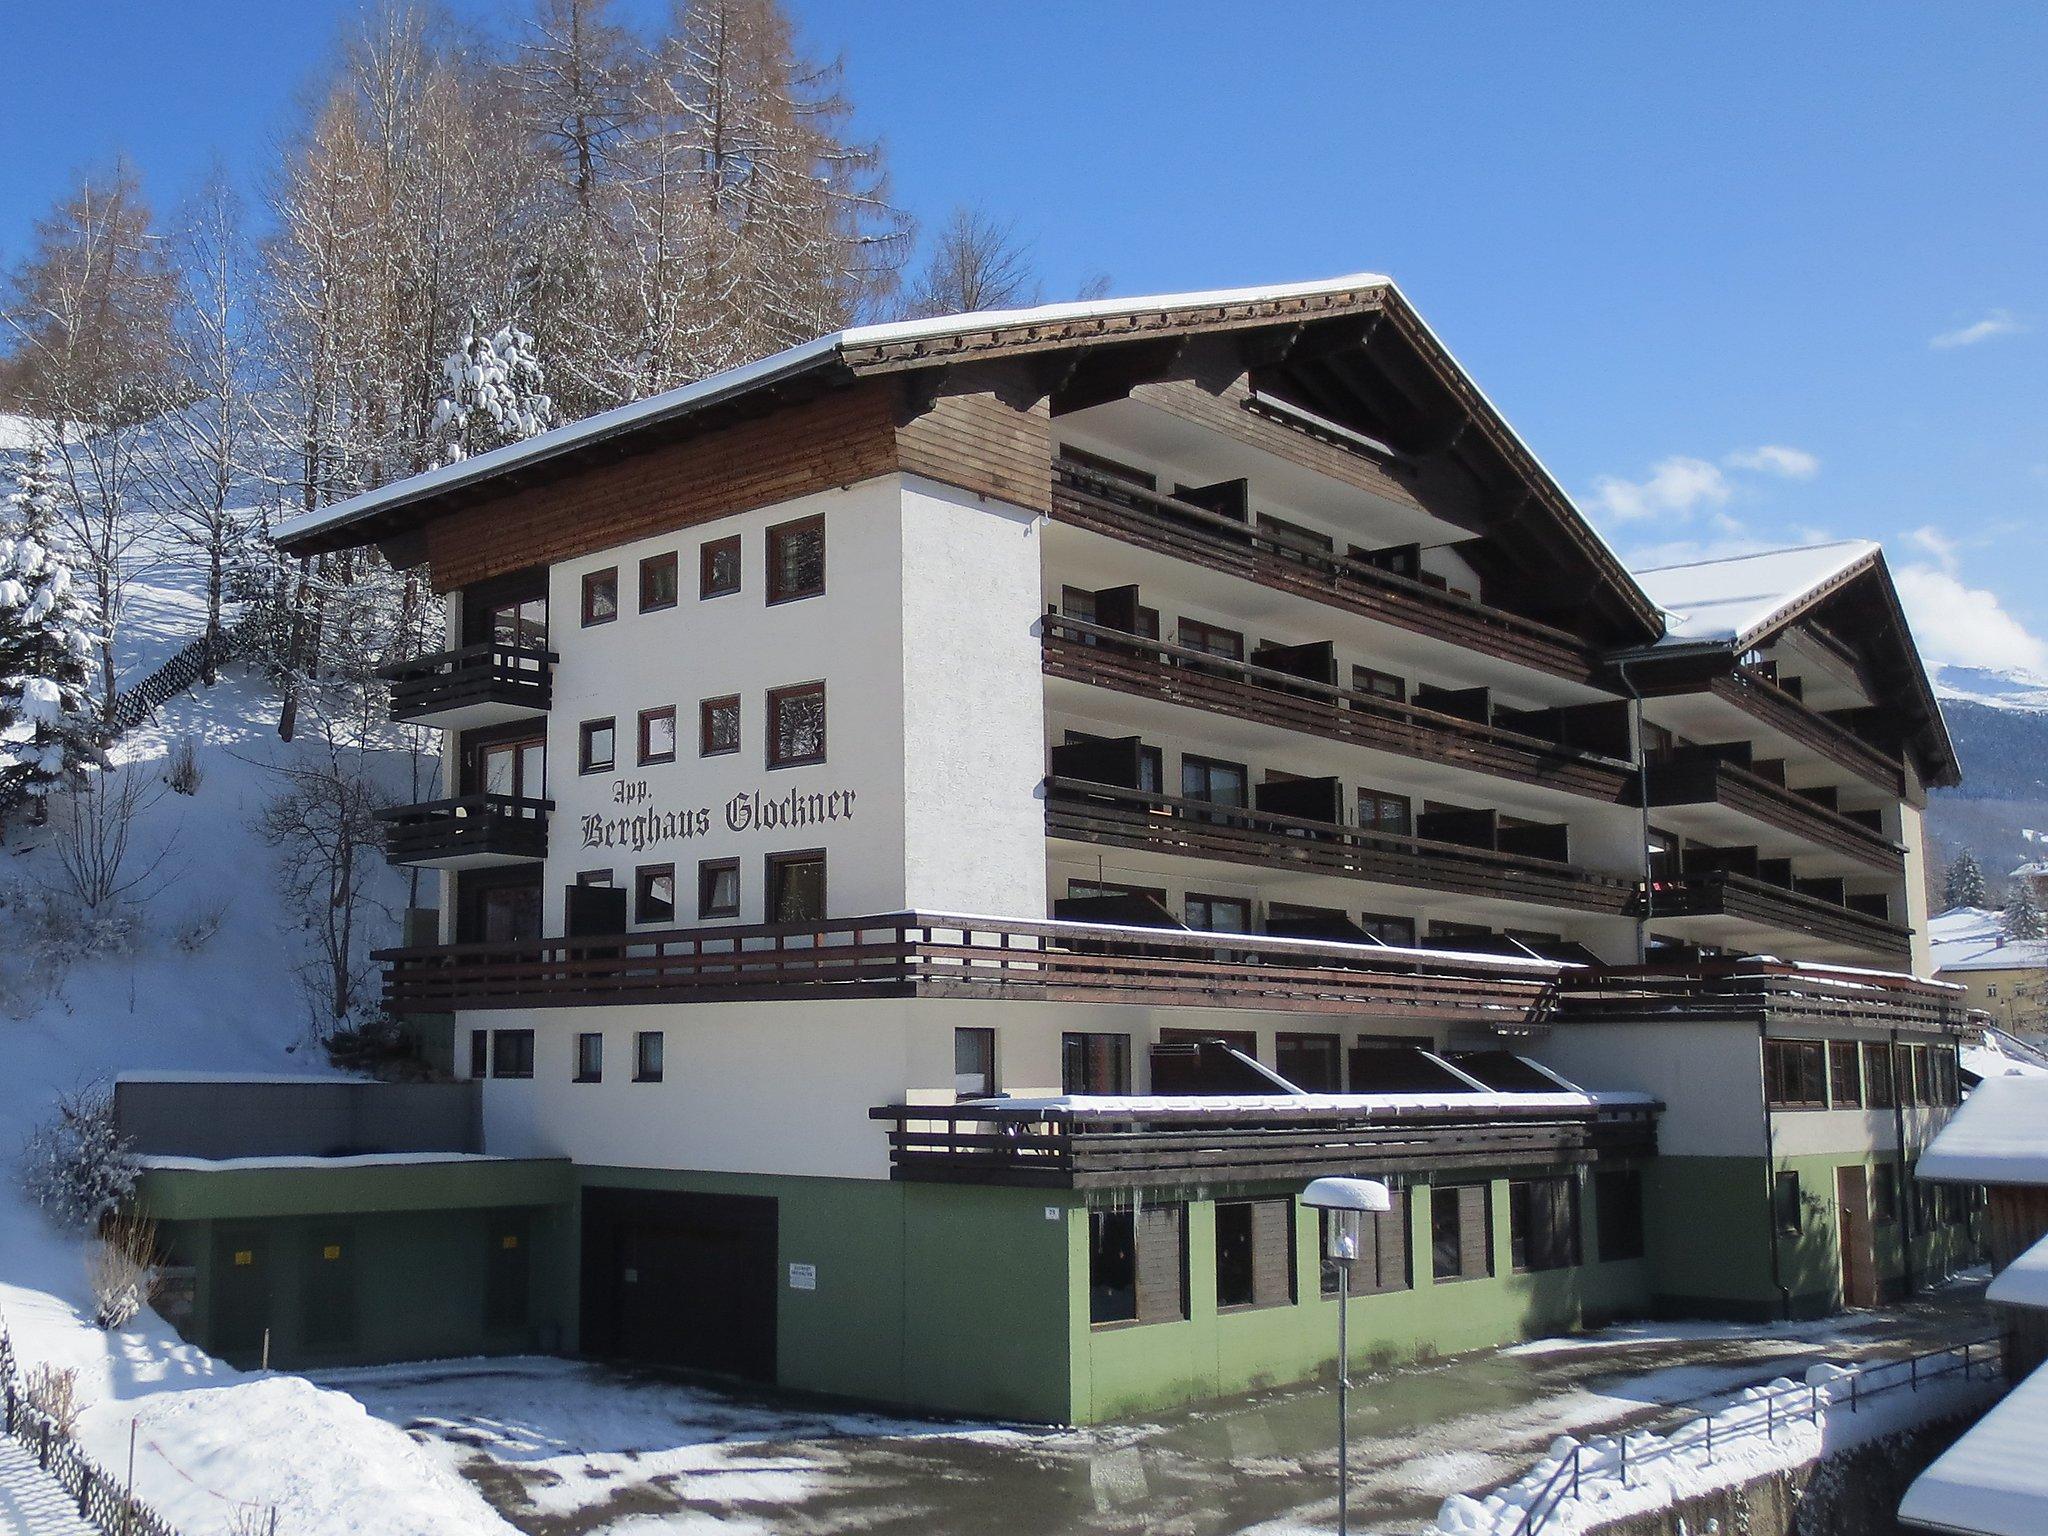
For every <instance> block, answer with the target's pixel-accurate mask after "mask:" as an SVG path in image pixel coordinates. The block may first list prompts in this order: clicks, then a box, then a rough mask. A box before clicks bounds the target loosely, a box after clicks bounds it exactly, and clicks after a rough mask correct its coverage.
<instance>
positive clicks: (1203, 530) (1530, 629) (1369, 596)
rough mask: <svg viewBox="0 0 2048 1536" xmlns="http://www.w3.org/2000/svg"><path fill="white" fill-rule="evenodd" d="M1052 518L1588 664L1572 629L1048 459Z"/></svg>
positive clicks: (1391, 614)
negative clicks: (1539, 620)
mask: <svg viewBox="0 0 2048 1536" xmlns="http://www.w3.org/2000/svg"><path fill="white" fill-rule="evenodd" d="M1052 516H1053V520H1054V521H1055V522H1060V523H1067V524H1070V525H1072V526H1074V527H1076V528H1086V529H1089V530H1091V531H1093V532H1095V533H1100V534H1102V535H1104V536H1106V537H1108V538H1112V539H1116V540H1118V541H1119V542H1121V543H1125V544H1134V545H1137V546H1138V547H1140V548H1143V549H1149V550H1154V551H1156V552H1158V553H1160V554H1165V555H1169V556H1172V557H1173V558H1175V559H1177V560H1186V561H1190V562H1192V563H1194V564H1196V565H1201V566H1206V567H1208V568H1209V569H1210V570H1215V571H1223V572H1226V573H1228V574H1231V575H1235V576H1241V577H1243V578H1244V579H1245V580H1247V581H1254V582H1257V583H1258V584H1259V585H1261V586H1264V587H1270V588H1273V589H1275V590H1277V591H1282V592H1291V593H1294V594H1296V595H1297V596H1300V597H1304V598H1307V599H1308V600H1310V601H1311V602H1317V603H1322V604H1325V605H1327V606H1330V607H1333V608H1342V609H1345V610H1346V611H1348V612H1351V613H1355V614H1359V615H1361V616H1362V617H1365V618H1368V619H1375V620H1378V621H1379V622H1381V623H1384V624H1392V625H1394V626H1396V627H1398V628H1401V629H1405V630H1410V631H1412V632H1414V633H1416V634H1420V635H1428V636H1430V637H1432V638H1434V639H1439V640H1443V641H1445V642H1447V643H1449V644H1452V645H1456V646H1458V647H1460V648H1462V649H1465V650H1471V651H1478V652H1481V653H1482V654H1485V655H1488V656H1493V657H1497V658H1499V659H1500V660H1503V661H1510V662H1515V663H1518V664H1520V665H1522V666H1527V667H1533V668H1535V669H1537V670H1538V671H1542V672H1548V673H1551V674H1552V675H1554V676H1557V677H1563V678H1569V679H1571V680H1572V681H1574V682H1589V681H1591V680H1592V678H1593V676H1594V673H1595V670H1596V668H1595V666H1594V663H1593V661H1592V658H1591V657H1590V656H1589V655H1588V653H1587V652H1586V650H1585V648H1584V647H1583V646H1582V645H1581V644H1580V643H1579V641H1578V639H1577V637H1576V636H1574V635H1572V634H1570V633H1568V632H1566V631H1564V630H1561V629H1553V628H1551V627H1550V626H1549V625H1547V624H1539V623H1537V622H1536V621H1534V620H1532V619H1525V618H1522V617H1520V616H1519V615H1517V614H1512V613H1508V612H1506V611H1505V610H1503V609H1499V608H1490V607H1488V606H1487V605H1486V604H1484V603H1481V602H1478V601H1476V600H1474V599H1472V598H1469V597H1461V596H1459V595H1457V594H1456V593H1453V592H1450V591H1447V590H1444V589H1442V588H1439V587H1436V586H1433V585H1431V584H1430V583H1429V582H1427V581H1423V580H1418V579H1416V578H1414V577H1410V576H1403V575H1398V574H1396V573H1394V572H1392V571H1388V570H1382V569H1380V568H1379V567H1378V566H1375V565H1371V564H1368V563H1366V562H1365V561H1363V560H1354V559H1350V558H1347V557H1345V556H1343V555H1338V554H1334V553H1332V552H1331V551H1329V550H1326V549H1323V548H1321V547H1320V546H1318V545H1316V544H1313V543H1308V542H1306V541H1303V540H1300V539H1297V538H1294V537H1292V536H1290V535H1289V534H1287V533H1285V532H1284V531H1279V530H1267V529H1261V528H1256V527H1253V526H1251V525H1249V524H1248V523H1246V522H1245V521H1243V520H1241V519H1239V518H1235V517H1231V516H1228V515H1225V514H1224V513H1221V512H1213V511H1210V510H1209V509H1207V508H1205V507H1199V506H1196V505H1194V504H1193V503H1192V502H1188V501H1182V500H1177V499H1175V498H1174V497H1172V496H1163V495H1161V494H1160V493H1158V492H1157V491H1153V490H1148V489H1146V488H1145V487H1144V486H1141V485H1136V484H1133V483H1132V482H1130V481H1128V480H1123V479H1119V478H1117V477H1116V476H1113V475H1107V474H1103V473H1101V472H1100V471H1098V470H1094V469H1089V468H1085V467H1083V466H1082V465H1079V464H1076V463H1074V462H1073V461H1072V460H1069V459H1055V460H1054V461H1053V493H1052Z"/></svg>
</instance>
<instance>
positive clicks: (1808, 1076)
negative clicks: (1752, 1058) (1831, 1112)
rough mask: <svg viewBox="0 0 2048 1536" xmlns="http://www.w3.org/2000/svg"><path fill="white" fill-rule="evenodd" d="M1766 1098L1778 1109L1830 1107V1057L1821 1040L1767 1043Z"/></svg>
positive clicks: (1765, 1062) (1765, 1066) (1768, 1041)
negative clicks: (1828, 1063) (1828, 1060)
mask: <svg viewBox="0 0 2048 1536" xmlns="http://www.w3.org/2000/svg"><path fill="white" fill-rule="evenodd" d="M1764 1097H1765V1099H1766V1101H1767V1102H1769V1103H1770V1104H1771V1105H1773V1106H1774V1107H1776V1108H1778V1109H1826V1108H1827V1107H1828V1086H1827V1066H1826V1057H1825V1055H1824V1053H1823V1048H1822V1046H1821V1042H1820V1041H1818V1040H1766V1041H1765V1042H1764Z"/></svg>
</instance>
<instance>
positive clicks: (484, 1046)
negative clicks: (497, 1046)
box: [469, 1029, 491, 1077]
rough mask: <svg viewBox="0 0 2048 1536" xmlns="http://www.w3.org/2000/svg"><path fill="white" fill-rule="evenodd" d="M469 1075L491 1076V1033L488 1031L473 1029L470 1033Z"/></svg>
mask: <svg viewBox="0 0 2048 1536" xmlns="http://www.w3.org/2000/svg"><path fill="white" fill-rule="evenodd" d="M469 1075H470V1076H471V1077H489V1076H490V1075H491V1032H490V1031H489V1030H487V1029H472V1030H471V1031H470V1032H469Z"/></svg>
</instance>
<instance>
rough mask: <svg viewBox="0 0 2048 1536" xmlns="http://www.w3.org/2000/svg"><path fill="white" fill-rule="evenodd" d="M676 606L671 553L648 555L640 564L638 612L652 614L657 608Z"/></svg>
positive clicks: (674, 575) (674, 568)
mask: <svg viewBox="0 0 2048 1536" xmlns="http://www.w3.org/2000/svg"><path fill="white" fill-rule="evenodd" d="M675 605H676V557H675V554H674V552H673V551H671V552H670V553H668V554H666V555H649V556H648V557H647V558H646V559H645V560H642V561H641V562H640V611H641V612H642V613H652V612H654V611H655V610H656V609H657V608H673V607H675Z"/></svg>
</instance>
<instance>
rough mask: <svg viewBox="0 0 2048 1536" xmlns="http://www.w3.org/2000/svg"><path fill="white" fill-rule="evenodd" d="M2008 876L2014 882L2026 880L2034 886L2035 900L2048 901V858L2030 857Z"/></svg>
mask: <svg viewBox="0 0 2048 1536" xmlns="http://www.w3.org/2000/svg"><path fill="white" fill-rule="evenodd" d="M2006 878H2007V879H2008V880H2012V881H2014V882H2018V881H2022V880H2024V881H2025V882H2026V883H2027V884H2028V885H2030V886H2032V887H2033V888H2034V900H2035V901H2037V902H2039V901H2048V859H2029V860H2028V861H2027V862H2026V863H2024V864H2022V865H2021V866H2020V867H2019V868H2018V869H2015V870H2013V871H2012V872H2011V873H2010V874H2008V875H2007V876H2006Z"/></svg>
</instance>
